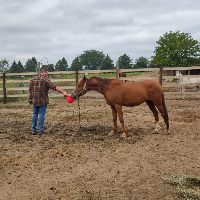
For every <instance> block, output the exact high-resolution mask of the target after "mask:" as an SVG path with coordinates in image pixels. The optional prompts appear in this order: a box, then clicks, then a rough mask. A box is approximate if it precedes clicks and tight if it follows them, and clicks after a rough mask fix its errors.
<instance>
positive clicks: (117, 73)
mask: <svg viewBox="0 0 200 200" xmlns="http://www.w3.org/2000/svg"><path fill="white" fill-rule="evenodd" d="M116 79H119V62H117V63H116Z"/></svg>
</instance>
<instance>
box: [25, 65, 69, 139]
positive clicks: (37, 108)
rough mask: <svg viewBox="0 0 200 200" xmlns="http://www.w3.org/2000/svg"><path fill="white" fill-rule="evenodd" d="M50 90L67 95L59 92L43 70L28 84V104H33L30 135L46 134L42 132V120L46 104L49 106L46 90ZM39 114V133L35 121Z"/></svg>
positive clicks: (61, 91) (44, 69) (45, 70)
mask: <svg viewBox="0 0 200 200" xmlns="http://www.w3.org/2000/svg"><path fill="white" fill-rule="evenodd" d="M49 88H50V89H52V90H55V91H58V92H60V93H62V94H63V95H64V96H65V97H66V96H67V93H66V92H65V91H63V90H61V89H60V88H59V87H58V86H56V85H55V84H53V83H52V82H51V81H50V80H49V79H48V70H47V69H46V68H43V69H42V70H41V73H40V74H39V75H38V76H36V77H34V78H33V79H31V80H30V83H29V93H28V97H29V103H30V104H33V117H32V134H33V135H36V134H39V135H42V134H45V133H46V132H45V131H44V120H45V114H46V109H47V104H49V97H48V90H49ZM38 114H39V132H37V119H38Z"/></svg>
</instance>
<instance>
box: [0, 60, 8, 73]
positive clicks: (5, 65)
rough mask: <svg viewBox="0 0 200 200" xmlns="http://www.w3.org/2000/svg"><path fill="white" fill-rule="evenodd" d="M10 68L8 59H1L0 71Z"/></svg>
mask: <svg viewBox="0 0 200 200" xmlns="http://www.w3.org/2000/svg"><path fill="white" fill-rule="evenodd" d="M8 69H9V64H8V60H6V59H2V60H1V61H0V72H2V73H3V72H5V71H6V70H8Z"/></svg>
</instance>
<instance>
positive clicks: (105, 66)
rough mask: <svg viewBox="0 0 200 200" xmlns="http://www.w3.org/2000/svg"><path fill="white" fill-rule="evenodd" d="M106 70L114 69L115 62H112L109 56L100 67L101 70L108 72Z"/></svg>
mask: <svg viewBox="0 0 200 200" xmlns="http://www.w3.org/2000/svg"><path fill="white" fill-rule="evenodd" d="M106 69H114V64H113V61H112V60H111V58H110V56H109V55H107V56H106V57H105V59H104V60H103V62H102V65H101V67H100V70H106Z"/></svg>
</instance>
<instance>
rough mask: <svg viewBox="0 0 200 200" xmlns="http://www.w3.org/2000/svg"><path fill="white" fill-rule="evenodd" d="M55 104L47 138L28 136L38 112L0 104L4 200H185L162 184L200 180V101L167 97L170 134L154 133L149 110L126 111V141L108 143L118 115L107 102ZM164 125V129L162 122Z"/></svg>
mask: <svg viewBox="0 0 200 200" xmlns="http://www.w3.org/2000/svg"><path fill="white" fill-rule="evenodd" d="M89 94H90V96H86V97H83V98H81V100H80V102H79V104H80V114H81V115H80V122H81V128H80V127H79V119H78V102H77V101H76V100H75V101H74V102H73V103H72V104H69V103H68V102H67V101H66V99H64V98H63V99H61V98H60V99H50V104H49V105H48V108H47V114H46V120H45V130H46V131H47V134H46V135H42V136H37V135H35V136H34V135H30V132H31V117H32V106H31V105H29V104H28V103H27V102H25V101H24V102H16V103H9V104H0V112H1V117H0V126H1V129H0V141H1V143H0V161H1V162H0V199H2V200H14V199H34V200H38V199H45V200H54V199H62V200H65V199H68V200H72V199H73V200H74V199H75V200H81V199H84V200H88V199H94V200H96V199H109V200H110V199H117V200H122V199H128V200H129V199H139V200H140V199H141V200H143V199H147V200H155V199H162V200H165V199H181V198H179V197H178V196H177V194H176V188H175V187H173V186H171V185H168V184H166V183H164V181H163V179H164V178H165V177H168V176H169V175H172V174H186V175H199V174H200V156H199V146H200V133H199V130H200V116H199V110H200V108H199V104H200V100H198V99H196V98H190V99H185V100H179V96H178V95H177V96H176V97H175V96H170V95H167V96H166V105H167V108H168V113H169V122H170V133H171V134H170V135H167V134H166V131H165V130H163V131H161V132H160V133H159V134H152V131H153V130H154V128H155V127H154V124H153V123H152V122H154V118H153V116H152V113H151V111H150V110H149V109H148V108H147V105H146V104H142V105H140V106H137V107H134V108H129V107H124V108H123V111H124V118H125V122H126V126H127V130H128V137H127V138H124V139H122V138H120V134H121V133H122V130H121V127H120V126H119V122H118V127H119V128H118V129H119V130H118V133H117V134H116V135H115V136H113V137H109V136H107V135H108V133H109V131H110V130H111V128H112V124H111V123H110V122H111V121H112V114H111V110H110V106H108V105H107V104H106V102H105V100H104V98H103V97H102V96H95V95H94V94H93V93H89ZM161 125H164V122H163V121H161Z"/></svg>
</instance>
